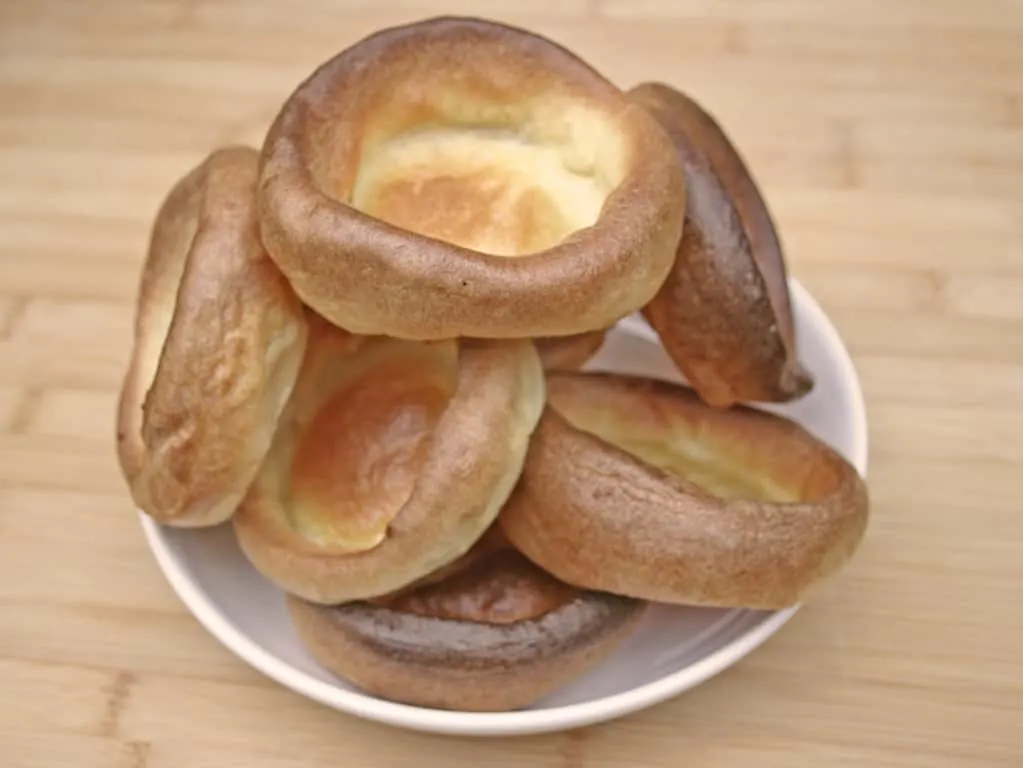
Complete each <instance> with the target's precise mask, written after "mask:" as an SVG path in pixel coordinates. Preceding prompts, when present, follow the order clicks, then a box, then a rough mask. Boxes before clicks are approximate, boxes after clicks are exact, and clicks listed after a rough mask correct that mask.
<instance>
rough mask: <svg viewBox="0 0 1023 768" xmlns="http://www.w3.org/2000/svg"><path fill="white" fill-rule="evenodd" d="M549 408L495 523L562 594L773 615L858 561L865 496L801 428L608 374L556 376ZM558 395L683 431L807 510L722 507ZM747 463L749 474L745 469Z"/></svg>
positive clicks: (648, 425)
mask: <svg viewBox="0 0 1023 768" xmlns="http://www.w3.org/2000/svg"><path fill="white" fill-rule="evenodd" d="M548 386H549V392H550V393H551V398H550V400H549V403H551V404H550V405H548V407H547V408H546V410H545V412H544V415H543V418H542V419H541V420H540V425H539V427H538V428H537V430H536V432H535V434H534V436H533V439H532V442H531V446H530V450H529V455H528V456H527V459H526V464H525V467H524V469H523V473H522V478H521V480H520V482H519V485H518V486H517V488H516V490H515V492H514V494H513V495H512V497H511V499H509V501H508V503H507V504H506V505H505V508H504V510H503V512H502V513H501V516H500V518H499V519H498V523H499V525H500V526H501V528H502V529H503V530H504V532H505V535H506V536H507V537H508V539H509V540H510V541H511V542H512V544H513V545H514V546H515V547H516V548H518V549H519V550H520V551H521V552H522V553H523V554H525V555H526V556H527V557H529V558H530V559H531V560H533V561H534V562H535V563H536V564H537V565H539V566H540V567H541V568H544V569H545V570H547V571H549V572H550V573H551V574H553V575H554V576H556V577H557V578H559V579H561V580H562V581H565V582H567V583H569V584H573V585H576V586H579V587H583V588H588V589H599V590H604V591H607V592H612V593H615V594H621V595H628V596H631V597H637V598H641V599H646V600H652V601H657V602H665V603H683V604H693V605H712V606H739V607H748V608H763V609H776V608H781V607H784V606H788V605H792V604H794V603H796V602H799V601H800V600H802V599H803V597H804V595H806V594H807V592H808V591H809V590H810V589H811V588H813V587H814V586H815V585H816V584H818V583H819V582H821V581H822V580H824V579H826V578H827V577H829V576H830V575H832V574H834V573H835V572H837V571H838V570H839V569H840V568H841V567H842V566H843V565H844V564H845V563H846V562H847V561H848V560H849V558H850V557H851V556H852V554H853V552H854V551H855V550H856V548H857V547H858V545H859V542H860V541H861V539H862V537H863V535H864V532H865V530H866V526H867V519H868V497H867V489H866V485H865V483H864V482H863V480H862V478H861V477H860V476H859V474H858V473H857V471H856V469H855V468H854V467H853V466H852V465H851V464H849V463H848V462H847V461H846V460H845V459H844V458H843V457H842V456H841V455H839V454H838V453H837V452H835V451H834V450H832V449H831V448H830V447H828V446H827V445H825V444H823V443H821V442H820V441H818V440H817V439H815V438H814V437H813V436H812V435H811V434H810V433H809V432H807V431H806V430H804V429H803V428H802V427H800V426H799V425H798V424H796V423H795V422H792V421H789V420H787V419H783V418H781V417H778V416H774V415H771V414H768V413H765V412H761V411H757V410H754V409H751V408H747V407H744V406H735V407H734V408H731V409H727V410H722V409H715V408H712V407H710V406H707V405H706V404H704V403H702V402H701V401H700V400H699V399H698V398H697V396H696V395H695V394H694V393H693V392H692V391H691V390H689V389H688V388H684V387H681V386H678V385H674V384H669V383H665V382H660V381H654V380H647V379H640V378H632V377H627V376H616V375H612V374H570V373H560V374H552V375H551V376H550V377H549V379H548ZM555 392H557V394H558V397H587V398H590V397H594V396H596V397H599V398H600V402H601V403H602V405H603V407H605V408H613V409H615V410H616V411H617V412H619V413H622V414H627V416H628V417H629V418H630V419H632V420H633V421H634V428H635V429H636V430H638V431H640V432H641V433H649V434H650V435H651V436H653V437H654V438H656V436H657V434H658V432H660V433H661V434H664V433H666V432H670V431H672V430H677V429H681V428H683V426H684V425H689V426H687V427H685V428H686V429H687V430H691V431H692V432H693V433H694V434H696V435H698V436H699V439H700V440H701V441H706V442H708V443H710V442H713V443H714V444H715V445H717V446H729V445H730V446H732V448H733V452H734V455H737V456H742V455H744V454H746V455H753V456H754V457H755V460H756V461H755V463H756V465H757V466H752V467H751V468H750V471H760V472H768V473H769V474H770V475H771V476H772V477H774V478H776V479H777V480H778V481H779V482H782V483H787V484H790V485H791V484H793V483H794V484H795V488H796V489H797V490H798V491H799V497H800V498H801V499H802V500H801V501H797V502H791V503H774V502H768V501H762V500H746V499H741V500H723V499H720V498H715V497H713V496H711V495H709V494H707V493H706V492H704V491H702V490H701V489H700V488H698V487H697V486H695V485H694V484H693V483H691V482H689V481H687V480H685V479H683V478H681V477H679V476H677V475H673V474H670V473H668V472H665V471H663V470H661V469H657V468H655V467H653V466H651V465H649V464H646V463H644V462H643V461H641V460H639V459H637V458H635V457H634V456H632V455H630V454H628V453H626V452H624V451H622V450H620V449H619V448H617V447H615V446H613V445H611V444H609V443H607V442H605V441H603V440H601V439H600V438H598V437H596V436H594V435H593V434H592V433H589V432H586V431H582V430H581V429H577V428H575V427H573V426H572V425H571V424H570V423H569V422H568V421H567V420H566V419H565V418H564V417H563V416H562V415H561V414H560V413H559V412H558V410H557V408H556V407H555V406H554V403H556V402H557V400H555V398H554V393H555ZM751 463H753V462H751Z"/></svg>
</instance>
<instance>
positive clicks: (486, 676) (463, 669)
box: [288, 591, 645, 711]
mask: <svg viewBox="0 0 1023 768" xmlns="http://www.w3.org/2000/svg"><path fill="white" fill-rule="evenodd" d="M644 607H645V603H643V602H641V601H638V600H631V599H629V598H623V597H618V596H615V595H608V594H601V593H599V592H592V591H584V592H582V593H580V594H579V596H578V597H576V598H575V599H574V600H572V601H571V602H569V603H566V604H564V605H562V606H561V607H559V608H557V609H555V610H553V611H551V612H549V613H546V614H544V615H543V616H541V617H539V618H536V619H529V620H525V621H519V622H515V623H513V624H504V625H496V624H484V623H478V622H471V621H453V620H447V619H438V618H434V617H431V616H420V615H415V614H411V613H400V612H397V611H393V610H390V609H388V608H384V607H381V606H376V605H370V604H367V603H362V602H358V603H349V604H347V605H342V606H337V607H328V606H320V605H314V604H312V603H308V602H305V601H303V600H298V599H296V598H293V597H290V598H289V599H288V608H289V611H290V614H291V618H292V621H293V622H294V625H295V628H296V629H297V631H298V634H299V637H300V638H301V639H302V642H303V643H304V644H305V646H306V647H307V648H308V649H309V651H310V653H311V654H312V656H313V658H314V659H316V660H317V662H318V663H320V664H321V665H322V666H323V667H325V668H326V669H328V670H329V671H331V672H333V673H334V674H337V675H340V676H341V677H343V678H345V679H346V680H348V681H350V682H351V683H352V684H354V685H356V686H358V687H359V688H361V689H363V690H364V691H366V692H368V693H371V694H373V695H375V696H380V697H382V698H385V699H389V700H392V701H399V702H404V703H407V704H414V705H417V706H422V707H435V708H439V709H457V710H464V711H506V710H512V709H518V708H520V707H525V706H528V705H530V704H532V703H533V702H535V701H536V700H538V699H540V698H542V697H543V696H546V695H547V694H549V693H551V692H553V691H554V690H555V689H557V688H559V687H560V686H562V685H564V684H565V683H567V682H569V681H570V680H572V679H574V678H576V677H578V676H579V675H581V674H583V673H584V672H586V671H587V670H588V669H590V668H592V667H594V666H596V665H597V664H599V663H600V662H601V661H603V660H604V659H605V658H607V657H608V656H609V655H610V654H611V653H612V652H613V651H614V650H615V649H616V648H617V647H618V646H619V645H620V644H621V643H622V641H624V640H625V639H626V638H627V637H628V636H629V635H630V634H631V632H632V630H633V629H634V628H635V626H636V625H637V624H638V623H639V620H640V619H641V618H642V615H643V609H644Z"/></svg>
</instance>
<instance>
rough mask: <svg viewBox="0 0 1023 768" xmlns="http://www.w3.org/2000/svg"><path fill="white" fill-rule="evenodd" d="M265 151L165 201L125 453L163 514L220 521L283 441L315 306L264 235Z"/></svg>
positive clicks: (226, 160)
mask: <svg viewBox="0 0 1023 768" xmlns="http://www.w3.org/2000/svg"><path fill="white" fill-rule="evenodd" d="M258 162H259V154H258V153H257V152H256V151H255V150H253V149H248V148H244V147H229V148H225V149H221V150H218V151H216V152H213V153H212V154H211V155H210V156H209V157H207V158H206V159H205V160H204V161H203V162H202V163H201V164H200V165H199V166H198V167H196V168H195V169H193V170H192V171H191V172H190V173H189V174H188V175H186V176H185V177H184V178H183V179H181V180H180V181H179V182H178V183H177V184H176V185H175V186H174V188H173V189H172V190H171V192H170V193H169V195H168V196H167V198H166V199H165V200H164V202H163V204H162V205H161V207H160V210H159V212H158V214H157V216H156V221H155V223H154V226H153V230H152V234H151V238H150V244H149V253H148V256H147V258H146V262H145V265H144V267H143V271H142V279H141V284H140V287H139V292H138V307H137V311H136V316H135V339H134V347H133V350H132V355H131V362H130V364H129V367H128V371H127V374H126V376H125V378H124V383H123V386H122V389H121V395H120V404H119V408H118V416H117V422H118V423H117V452H118V458H119V460H120V464H121V469H122V471H123V473H124V476H125V479H126V480H127V481H128V484H129V486H130V488H131V493H132V496H133V498H134V500H135V503H136V504H137V505H138V506H139V507H140V508H141V509H142V510H144V511H145V512H147V513H148V514H149V515H150V516H152V517H153V518H155V519H156V520H159V521H160V522H162V523H166V524H168V525H173V526H181V527H194V526H207V525H216V524H217V523H221V522H223V521H224V520H226V519H227V518H228V517H230V516H231V514H232V513H233V512H234V510H235V507H237V505H238V502H239V501H241V498H242V496H243V495H244V494H245V490H246V488H247V487H248V485H249V482H250V481H251V480H252V478H253V476H254V475H255V474H256V471H257V470H258V469H259V465H260V463H261V462H262V460H263V456H264V455H265V454H266V451H267V449H268V448H269V446H270V440H271V437H272V436H273V433H274V430H275V428H276V425H277V418H278V416H279V415H280V412H281V410H282V409H283V407H284V404H285V402H286V401H287V399H288V396H289V395H290V394H291V390H292V387H293V386H294V383H295V377H296V376H297V375H298V369H299V366H300V364H301V360H302V355H303V351H304V349H305V344H306V334H307V330H306V323H305V319H304V314H303V312H304V310H303V307H302V304H301V302H300V301H299V300H298V298H297V297H296V296H295V294H294V293H293V292H292V290H291V288H290V287H289V286H288V283H287V281H286V280H285V279H284V277H283V276H282V275H281V274H280V272H279V271H278V270H277V268H276V267H275V266H274V264H273V262H272V261H270V259H269V258H268V257H267V255H266V252H265V251H264V250H263V247H262V245H261V244H260V241H259V234H258V223H257V219H256V213H255V194H254V193H255V185H256V179H257V173H258Z"/></svg>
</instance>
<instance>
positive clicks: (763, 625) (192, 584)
mask: <svg viewBox="0 0 1023 768" xmlns="http://www.w3.org/2000/svg"><path fill="white" fill-rule="evenodd" d="M792 290H793V297H792V298H793V304H794V307H795V311H796V322H797V328H798V332H799V347H800V356H801V359H802V360H803V362H804V363H805V364H806V366H807V367H808V368H809V369H810V370H811V371H812V372H813V373H814V375H815V377H816V386H815V387H814V390H813V391H812V392H811V393H810V394H809V395H808V396H807V397H805V398H804V399H802V400H801V401H799V402H797V403H793V404H790V405H785V406H771V407H770V408H769V409H770V410H773V411H777V412H780V413H785V414H787V415H790V416H792V417H794V418H795V419H797V420H798V421H799V422H801V423H802V424H804V425H805V426H806V427H807V428H808V429H810V430H811V431H812V432H814V433H815V434H816V435H818V436H819V437H820V438H821V439H823V440H824V441H826V442H828V443H830V444H831V445H833V446H834V447H835V448H836V449H837V450H838V451H840V452H841V453H842V454H844V455H845V456H846V457H848V458H849V460H850V461H852V462H853V463H854V464H855V465H856V466H857V468H858V469H859V470H860V471H861V472H864V473H865V472H866V454H867V441H866V417H865V413H864V405H863V400H862V395H861V392H860V388H859V383H858V381H857V378H856V375H855V371H854V370H853V367H852V364H851V362H850V360H849V357H848V355H847V353H846V350H845V348H844V347H843V345H842V343H841V340H840V339H839V337H838V335H837V333H836V332H835V330H834V328H833V327H832V326H831V324H830V322H829V321H828V319H827V318H826V317H825V315H824V314H823V312H822V311H821V310H820V308H819V307H818V306H817V304H816V302H814V301H813V299H812V298H811V297H810V296H809V295H808V294H807V293H806V292H805V291H804V290H803V289H802V288H801V287H800V286H799V285H798V284H797V283H794V284H793V289H792ZM588 367H589V368H591V369H594V370H612V371H623V372H630V373H638V374H644V375H649V376H656V377H660V378H666V379H674V380H679V375H678V373H677V372H676V370H675V368H674V366H673V365H672V363H671V362H670V360H668V358H667V357H666V355H665V354H664V352H663V350H662V349H661V348H660V346H659V345H658V344H657V342H656V337H655V336H654V334H653V333H652V331H650V329H649V328H648V327H647V326H646V324H645V323H644V322H643V321H642V320H640V319H638V318H635V317H633V318H628V319H627V320H625V321H623V322H622V323H621V324H619V326H618V327H617V328H616V329H615V330H614V331H612V332H611V333H610V334H609V335H608V340H607V342H606V343H605V345H604V347H603V349H602V350H601V351H600V353H599V354H598V355H597V357H595V358H594V359H593V360H592V361H591V363H590V365H589V366H588ZM142 520H143V525H144V527H145V530H146V535H147V538H148V539H149V543H150V546H151V547H152V548H153V551H154V554H155V555H156V557H157V560H158V562H159V564H160V566H161V568H162V569H163V571H164V573H165V575H166V576H167V578H168V579H169V581H170V582H171V584H172V586H173V587H174V589H175V590H176V591H177V593H178V595H179V596H180V597H181V599H182V600H183V601H184V602H185V604H186V605H187V606H188V608H189V609H190V610H191V611H192V613H193V614H195V616H196V617H197V618H198V619H199V620H200V621H201V622H202V623H203V625H204V626H205V627H206V628H207V629H208V630H209V631H210V632H211V633H212V634H214V635H215V636H216V637H217V638H218V639H219V640H220V641H221V642H223V643H224V644H225V645H226V646H228V647H229V648H230V649H231V650H232V651H234V652H235V653H236V654H238V655H239V656H240V657H242V658H243V659H245V660H246V661H248V662H249V663H250V664H252V665H253V666H255V667H256V668H257V669H259V670H260V671H262V672H263V673H265V674H267V675H269V676H270V677H272V678H274V679H275V680H277V681H278V682H280V683H282V684H284V685H286V686H288V687H290V688H292V689H294V690H296V691H298V692H300V693H302V694H304V695H307V696H309V697H311V698H313V699H316V700H318V701H320V702H322V703H325V704H327V705H329V706H333V707H335V708H337V709H341V710H344V711H347V712H351V713H353V714H357V715H360V716H364V717H369V718H372V719H375V720H380V721H383V722H388V723H391V724H396V725H403V726H407V727H412V728H417V729H421V730H430V731H436V732H446V733H463V734H477V735H483V734H509V733H526V732H539V731H550V730H557V729H563V728H567V727H576V726H580V725H585V724H589V723H593V722H598V721H601V720H606V719H609V718H611V717H616V716H620V715H623V714H626V713H628V712H631V711H635V710H637V709H640V708H642V707H644V706H649V705H651V704H654V703H656V702H658V701H660V700H663V699H665V698H668V697H670V696H672V695H675V694H677V693H679V692H681V691H683V690H685V689H687V688H690V687H692V686H693V685H696V684H697V683H699V682H701V681H702V680H704V679H706V678H707V677H710V676H711V675H713V674H716V673H717V672H719V671H721V670H722V669H724V668H726V667H727V666H729V665H731V664H733V663H735V662H736V661H738V660H739V659H740V658H741V657H742V656H744V655H746V654H747V653H749V652H750V651H751V650H753V648H755V647H756V646H757V645H759V644H760V643H761V642H763V641H764V640H766V639H767V637H769V636H770V635H771V634H773V633H774V632H775V631H777V629H778V628H780V627H781V625H782V624H784V622H785V621H786V620H787V619H788V617H789V616H791V614H792V613H793V612H794V610H795V609H788V610H786V611H781V612H762V611H749V610H716V609H706V608H685V607H669V606H652V607H651V608H650V609H649V610H648V612H647V615H646V617H645V619H644V620H643V622H642V624H641V625H640V627H639V628H638V630H637V631H636V632H635V633H634V635H633V636H632V637H631V638H630V639H629V640H628V641H627V642H626V643H625V644H624V645H622V646H621V647H620V648H619V649H618V651H617V652H616V653H615V654H614V655H613V656H612V657H610V658H609V659H608V660H607V661H605V663H603V664H602V665H600V666H599V667H598V668H596V669H594V670H592V671H591V672H590V673H589V674H587V675H585V676H584V677H581V678H578V679H577V680H575V681H574V682H572V683H570V684H569V685H567V686H565V687H563V688H561V689H560V690H558V691H557V692H555V693H554V694H553V695H551V696H550V697H548V698H546V699H544V700H543V701H540V702H537V703H536V704H535V705H533V706H532V707H531V708H529V709H527V710H522V711H517V712H507V713H465V712H449V711H443V710H430V709H424V708H420V707H412V706H406V705H401V704H395V703H392V702H388V701H383V700H380V699H376V698H374V697H372V696H368V695H366V694H363V693H361V692H359V691H358V690H357V689H354V688H353V687H352V686H350V685H348V684H347V683H346V682H345V681H344V680H341V679H339V678H337V677H336V676H334V675H332V674H330V673H328V672H326V671H325V670H323V669H322V668H320V667H319V666H318V665H317V664H316V663H315V662H314V661H313V660H312V659H311V657H310V656H309V655H308V654H307V653H306V651H305V650H304V648H303V647H302V645H301V643H300V642H299V640H298V637H297V636H296V634H295V632H294V630H293V629H292V627H291V623H290V621H289V619H288V616H287V613H286V610H285V606H284V599H283V595H282V593H281V592H280V590H279V589H278V588H277V587H275V586H274V585H273V584H271V583H270V582H268V581H267V580H266V579H264V578H263V577H262V576H261V575H260V574H258V573H257V572H256V571H255V570H254V569H253V568H252V567H251V566H250V565H249V564H248V562H247V561H246V560H245V558H244V556H243V555H242V553H241V551H240V550H239V548H238V546H237V544H236V543H235V540H234V536H233V533H232V531H231V528H230V526H229V525H225V526H220V527H218V528H215V529H207V530H175V529H170V528H164V527H162V526H159V525H157V524H155V523H153V522H152V521H151V520H150V519H149V518H147V517H146V516H144V515H143V516H142Z"/></svg>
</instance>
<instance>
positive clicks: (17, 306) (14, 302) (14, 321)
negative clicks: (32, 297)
mask: <svg viewBox="0 0 1023 768" xmlns="http://www.w3.org/2000/svg"><path fill="white" fill-rule="evenodd" d="M9 298H10V299H11V301H10V303H9V304H8V305H7V308H6V310H5V311H4V312H3V314H2V315H0V341H7V340H8V339H10V338H11V337H12V336H13V335H14V331H15V330H16V329H17V327H18V323H19V322H21V318H22V317H24V315H25V310H26V309H27V308H28V297H26V296H11V297H9Z"/></svg>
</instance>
